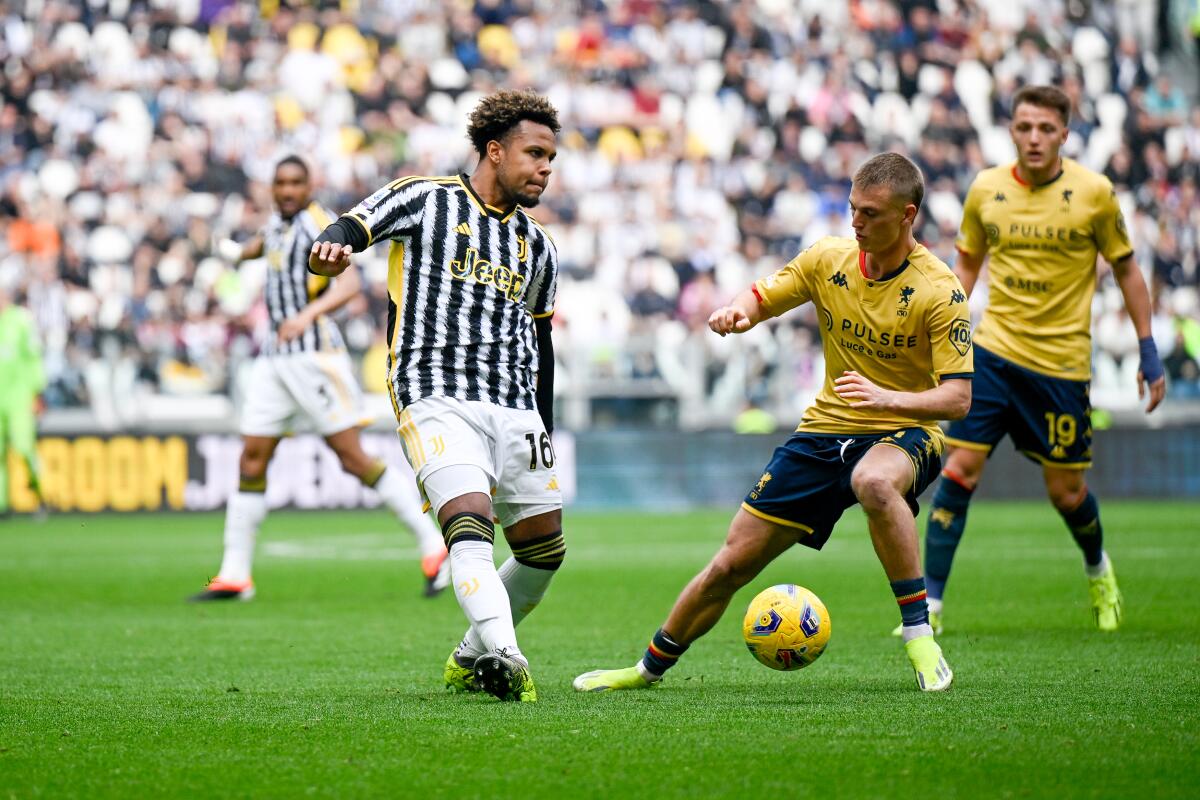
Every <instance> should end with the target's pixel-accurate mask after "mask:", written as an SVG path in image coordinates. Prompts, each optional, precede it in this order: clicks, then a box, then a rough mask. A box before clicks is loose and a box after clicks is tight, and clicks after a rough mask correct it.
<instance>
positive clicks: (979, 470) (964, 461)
mask: <svg viewBox="0 0 1200 800" xmlns="http://www.w3.org/2000/svg"><path fill="white" fill-rule="evenodd" d="M986 464H987V453H983V452H980V451H977V450H968V449H967V448H964V447H956V448H953V449H952V450H951V451H950V454H949V455H948V456H946V464H945V466H944V467H943V469H942V472H944V473H948V474H950V475H952V476H953V477H954V480H955V481H956V482H957V483H959V484H960V485H964V486H968V487H970V488H975V486H976V485H978V483H979V479H980V478H981V477H982V476H983V468H984V465H986Z"/></svg>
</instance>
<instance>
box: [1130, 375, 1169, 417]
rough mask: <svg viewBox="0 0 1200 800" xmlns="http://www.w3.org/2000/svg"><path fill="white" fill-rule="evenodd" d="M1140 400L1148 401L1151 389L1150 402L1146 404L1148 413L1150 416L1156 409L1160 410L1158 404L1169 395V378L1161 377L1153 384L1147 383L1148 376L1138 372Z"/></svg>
mask: <svg viewBox="0 0 1200 800" xmlns="http://www.w3.org/2000/svg"><path fill="white" fill-rule="evenodd" d="M1137 382H1138V400H1144V399H1146V393H1147V389H1149V394H1150V402H1149V403H1147V404H1146V413H1147V414H1149V413H1150V412H1151V411H1153V410H1154V409H1156V408H1158V404H1159V403H1161V402H1162V401H1163V397H1165V396H1166V394H1167V376H1166V375H1160V376H1159V378H1158V380H1156V381H1154V382H1153V383H1147V382H1146V376H1145V375H1143V374H1142V371H1141V370H1138V377H1137Z"/></svg>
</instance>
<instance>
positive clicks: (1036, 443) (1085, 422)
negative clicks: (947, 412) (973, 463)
mask: <svg viewBox="0 0 1200 800" xmlns="http://www.w3.org/2000/svg"><path fill="white" fill-rule="evenodd" d="M1088 388H1089V383H1088V381H1071V380H1066V379H1065V378H1052V377H1050V376H1049V375H1042V374H1040V373H1037V372H1034V371H1032V370H1028V369H1025V368H1024V367H1020V366H1017V365H1016V364H1014V363H1013V362H1011V361H1008V360H1006V359H1003V358H1001V357H1000V356H998V355H996V354H995V353H990V352H988V351H987V350H984V349H983V348H982V347H980V346H979V345H975V380H974V383H973V384H972V391H971V411H970V412H969V413H968V414H967V416H966V417H964V418H963V419H960V420H955V421H954V422H952V423H950V428H949V429H948V430H947V431H946V442H947V444H951V445H954V446H955V447H965V448H967V449H968V450H979V451H982V452H985V453H988V454H991V452H992V448H994V447H995V446H996V445H997V444H998V443H999V442H1000V440H1001V439H1003V438H1004V435H1005V434H1008V435H1009V436H1011V437H1012V440H1013V445H1014V446H1015V447H1016V448H1017V449H1018V450H1020V451H1021V452H1022V453H1024V454H1025V455H1026V456H1027V457H1028V458H1030V459H1032V460H1033V461H1036V462H1038V463H1039V464H1044V465H1046V466H1051V467H1061V468H1064V469H1087V468H1088V467H1090V466H1091V465H1092V403H1091V400H1090V399H1089V397H1088Z"/></svg>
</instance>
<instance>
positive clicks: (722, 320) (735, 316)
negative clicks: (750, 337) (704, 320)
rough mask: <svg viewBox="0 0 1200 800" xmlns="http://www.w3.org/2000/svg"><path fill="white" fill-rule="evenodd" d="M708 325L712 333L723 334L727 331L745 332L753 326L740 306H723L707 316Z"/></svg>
mask: <svg viewBox="0 0 1200 800" xmlns="http://www.w3.org/2000/svg"><path fill="white" fill-rule="evenodd" d="M708 327H709V328H711V329H712V331H713V333H719V334H721V335H722V336H724V335H725V334H727V333H745V332H746V331H748V330H750V329H751V328H753V327H754V323H752V322H751V321H750V318H749V317H747V316H746V312H745V311H742V310H741V309H740V308H738V307H736V306H723V307H721V308H718V309H717V310H716V311H714V312H713V313H712V316H710V317H709V318H708Z"/></svg>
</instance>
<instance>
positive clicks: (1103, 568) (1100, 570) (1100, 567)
mask: <svg viewBox="0 0 1200 800" xmlns="http://www.w3.org/2000/svg"><path fill="white" fill-rule="evenodd" d="M1083 571H1084V572H1085V573H1086V574H1087V576H1088V577H1089V578H1099V577H1100V576H1101V575H1103V574H1104V573H1106V572H1108V553H1101V554H1100V563H1099V564H1097V565H1096V566H1094V567H1093V566H1092V565H1091V564H1089V563H1087V562H1086V561H1085V562H1083Z"/></svg>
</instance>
